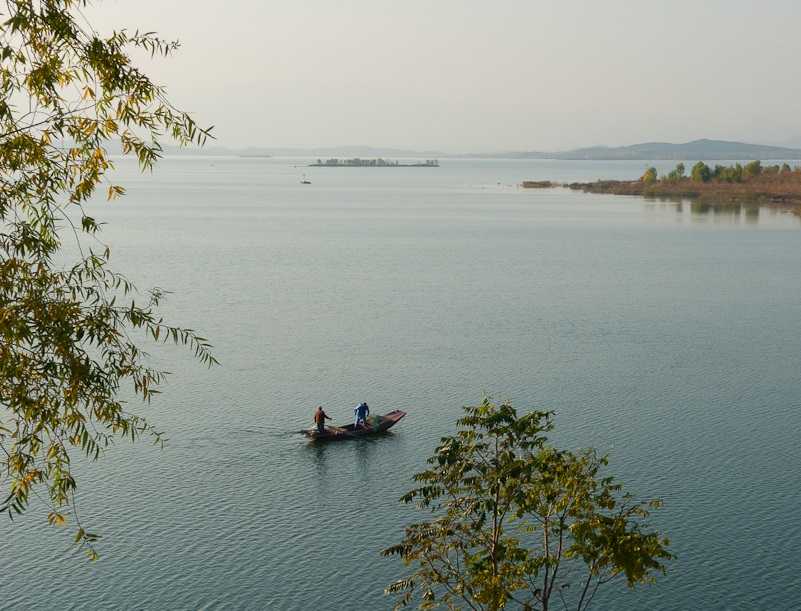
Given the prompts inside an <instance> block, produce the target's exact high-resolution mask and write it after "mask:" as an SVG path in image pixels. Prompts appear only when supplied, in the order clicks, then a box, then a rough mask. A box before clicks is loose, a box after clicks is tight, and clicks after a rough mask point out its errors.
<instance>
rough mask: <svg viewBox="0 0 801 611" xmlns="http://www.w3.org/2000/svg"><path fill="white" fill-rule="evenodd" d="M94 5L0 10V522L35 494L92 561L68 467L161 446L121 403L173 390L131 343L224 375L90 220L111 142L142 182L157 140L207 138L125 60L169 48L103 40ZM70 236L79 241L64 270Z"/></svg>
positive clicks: (37, 3)
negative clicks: (135, 447)
mask: <svg viewBox="0 0 801 611" xmlns="http://www.w3.org/2000/svg"><path fill="white" fill-rule="evenodd" d="M87 4H88V0H6V2H5V6H4V8H3V9H0V89H1V90H2V96H1V97H0V190H1V191H2V195H0V511H3V512H7V513H8V515H10V516H11V517H13V516H14V515H16V514H20V513H22V512H23V511H25V510H26V509H27V508H28V507H29V501H30V499H31V495H35V496H36V497H38V498H41V499H42V500H43V501H44V503H45V505H46V507H47V508H48V509H47V510H46V511H47V512H48V519H49V521H50V523H51V524H56V525H62V524H64V523H65V522H67V520H68V519H70V516H71V518H72V519H73V520H74V523H75V528H76V531H77V532H76V537H75V541H76V543H78V544H80V546H81V548H86V549H87V555H89V556H91V557H93V558H96V554H95V551H94V548H93V546H92V542H93V540H94V539H95V538H96V537H95V535H91V534H89V533H87V532H86V531H85V530H84V529H83V527H82V525H81V522H80V520H78V518H77V516H76V515H75V513H74V497H73V494H74V491H75V489H76V478H75V474H74V473H73V470H72V467H71V462H70V455H71V454H70V453H71V452H73V451H80V452H82V453H85V454H87V455H88V456H90V457H92V458H94V459H97V458H98V457H99V456H100V454H101V453H102V451H103V448H104V447H106V446H107V445H108V444H109V443H110V442H111V441H112V440H113V439H114V438H116V437H126V436H127V437H130V438H131V439H135V438H136V437H138V436H139V435H142V434H146V435H153V436H154V437H155V441H156V442H159V441H160V438H159V435H158V433H157V432H156V431H155V430H154V429H153V428H152V426H151V425H150V424H149V423H148V422H147V421H145V419H143V418H141V417H139V416H137V415H135V414H132V413H130V412H128V411H127V409H126V408H125V407H124V403H123V401H122V400H121V399H120V396H119V395H120V393H126V394H127V393H128V392H130V391H129V389H131V390H132V391H133V392H134V393H136V394H138V395H140V396H141V397H142V398H143V399H144V400H148V401H149V400H150V398H151V397H152V396H153V394H154V393H157V392H158V390H157V386H158V385H159V384H160V383H161V382H162V381H163V380H164V376H165V372H163V371H158V370H155V369H153V368H151V367H150V366H149V365H148V359H147V354H146V353H145V352H143V350H142V349H141V347H140V344H139V343H136V342H135V341H134V339H133V338H134V337H135V336H139V337H148V339H150V340H153V341H167V340H170V341H173V342H175V343H179V344H185V345H188V346H189V347H190V349H191V350H193V351H194V354H195V356H196V357H197V358H199V359H200V360H201V361H202V362H204V363H207V364H209V365H210V364H212V363H214V362H215V361H214V358H213V357H212V356H211V355H210V353H209V351H208V348H209V346H208V344H207V343H206V341H205V340H204V339H203V338H201V337H198V336H197V335H196V334H195V333H194V332H193V331H192V330H191V329H184V328H180V327H175V326H169V325H167V324H166V323H164V321H163V320H162V318H161V317H159V315H158V313H157V310H156V307H157V306H158V302H159V299H160V298H161V297H162V293H161V292H160V291H159V290H158V289H154V290H152V291H151V292H150V295H149V297H148V299H147V300H146V301H145V303H144V305H142V304H140V303H137V302H136V301H135V300H134V295H135V288H134V287H133V285H132V284H131V283H130V282H128V280H126V278H125V277H124V276H123V275H121V274H119V273H117V272H115V271H113V270H111V269H110V268H109V267H108V260H109V249H108V248H107V247H106V246H105V245H103V244H102V243H101V242H100V241H99V236H98V232H99V229H100V227H99V223H97V222H96V221H95V219H93V218H92V217H91V216H89V215H88V214H87V212H86V210H85V209H84V206H83V205H84V204H85V203H86V202H87V201H88V200H89V199H90V197H91V196H92V195H93V194H94V193H95V191H96V189H97V188H98V187H99V186H100V185H101V184H102V183H104V182H105V183H106V185H107V186H108V198H109V199H114V198H115V197H116V196H118V195H121V194H122V193H123V188H122V187H121V186H118V185H114V184H111V183H109V182H107V177H106V172H107V171H108V170H109V169H110V168H112V165H113V164H112V161H111V160H110V158H109V156H108V153H107V149H106V146H107V144H108V143H109V142H111V141H117V142H119V143H120V144H121V146H122V150H123V151H124V152H125V153H126V154H133V155H135V156H136V157H137V158H138V160H139V163H140V165H141V167H142V169H143V170H144V169H149V168H152V167H153V165H154V163H155V162H156V160H157V159H158V158H159V154H160V152H161V145H160V139H161V138H162V137H164V136H166V137H169V138H173V139H175V140H177V141H178V142H179V143H180V144H182V145H183V144H189V143H192V142H197V143H202V141H203V140H204V139H205V137H206V136H207V134H208V131H207V130H202V129H199V128H198V127H197V126H196V124H195V122H194V121H193V120H192V118H191V117H189V116H188V115H187V114H186V113H183V112H180V111H178V110H176V109H175V108H173V107H172V106H171V105H170V103H169V101H168V100H167V98H166V96H165V93H164V91H163V89H162V88H160V87H158V86H157V85H155V84H153V83H152V82H151V81H150V80H149V79H148V78H147V77H146V76H145V75H144V74H142V73H141V72H140V71H139V70H138V69H137V68H136V67H134V65H133V64H132V62H131V59H130V57H129V52H130V50H131V49H133V48H142V49H145V50H146V51H148V52H150V53H151V55H169V54H170V53H171V51H172V50H174V49H175V48H176V43H168V42H165V41H163V40H160V39H158V38H156V37H154V36H153V35H152V34H139V33H134V34H130V33H126V32H125V31H120V32H115V33H112V34H111V35H110V36H108V37H106V38H101V37H100V35H99V34H98V33H96V32H95V31H94V30H93V29H92V28H91V26H90V25H89V24H87V23H85V22H84V21H83V19H82V13H81V9H82V8H84V7H85V6H86V5H87ZM65 231H66V235H68V236H70V237H69V239H70V240H75V241H76V242H77V247H78V248H77V251H78V253H79V254H78V255H77V256H75V257H74V258H72V259H71V260H70V257H69V256H68V255H67V252H66V251H65V249H64V248H62V245H63V242H62V234H63V233H64V232H65ZM70 250H75V249H74V248H71V249H70ZM137 341H141V340H137ZM40 489H44V490H46V492H45V493H44V494H42V495H40V494H39V493H38V491H39V490H40Z"/></svg>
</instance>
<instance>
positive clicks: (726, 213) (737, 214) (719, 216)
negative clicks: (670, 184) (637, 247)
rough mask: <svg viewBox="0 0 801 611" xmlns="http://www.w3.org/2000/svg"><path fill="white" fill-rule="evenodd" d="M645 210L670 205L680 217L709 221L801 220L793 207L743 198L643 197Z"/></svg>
mask: <svg viewBox="0 0 801 611" xmlns="http://www.w3.org/2000/svg"><path fill="white" fill-rule="evenodd" d="M646 201H647V202H658V203H649V204H646V206H645V209H646V210H652V211H657V210H659V211H665V210H670V209H673V210H674V211H675V212H676V213H677V214H678V215H679V216H680V217H688V218H690V219H692V220H696V221H698V220H704V221H711V222H713V223H727V224H731V223H744V224H748V225H756V224H758V223H765V222H767V224H772V223H774V222H777V221H784V222H786V221H787V219H788V218H793V217H795V218H796V220H798V221H799V222H801V210H800V209H795V208H781V207H774V206H765V205H761V204H754V203H742V202H718V203H711V202H699V201H692V200H687V199H683V198H681V197H662V198H646Z"/></svg>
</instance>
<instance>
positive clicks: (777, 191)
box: [521, 161, 801, 214]
mask: <svg viewBox="0 0 801 611" xmlns="http://www.w3.org/2000/svg"><path fill="white" fill-rule="evenodd" d="M684 172H685V168H684V164H683V163H680V164H678V165H677V166H676V169H675V170H673V171H671V172H669V173H668V174H666V175H664V176H662V177H661V178H658V179H657V175H656V169H655V168H647V169H646V172H645V174H644V175H643V176H642V177H641V178H640V179H638V180H597V181H595V182H574V183H557V182H553V181H549V180H539V181H532V180H527V181H523V183H522V185H521V186H522V187H523V188H527V189H532V188H540V189H542V188H551V187H556V186H561V187H565V188H568V189H575V190H580V191H583V192H585V193H599V194H613V195H635V196H640V197H646V198H658V199H671V200H690V201H692V202H698V203H709V204H713V203H714V204H748V203H750V204H756V205H766V206H771V207H783V208H786V209H788V211H791V212H793V213H795V214H801V167H798V166H796V167H795V168H792V169H791V168H790V167H789V166H788V165H787V164H786V163H785V164H784V165H783V166H782V167H779V166H778V165H775V166H766V167H763V166H762V164H761V162H760V161H754V162H751V163H749V164H746V165H745V166H742V165H741V164H739V163H738V164H735V165H732V166H728V167H721V166H719V165H718V166H715V169H714V170H712V169H711V168H709V166H707V165H706V164H705V163H704V162H700V161H699V162H698V163H697V164H695V166H693V169H692V173H691V175H690V176H685V175H684Z"/></svg>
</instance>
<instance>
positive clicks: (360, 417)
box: [353, 401, 370, 429]
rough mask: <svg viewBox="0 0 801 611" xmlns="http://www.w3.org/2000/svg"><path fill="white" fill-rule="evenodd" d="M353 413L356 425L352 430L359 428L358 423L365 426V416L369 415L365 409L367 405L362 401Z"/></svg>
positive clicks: (368, 409)
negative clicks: (362, 423)
mask: <svg viewBox="0 0 801 611" xmlns="http://www.w3.org/2000/svg"><path fill="white" fill-rule="evenodd" d="M353 411H354V413H355V414H356V423H355V424H354V425H353V428H354V429H355V428H358V427H359V421H361V422H364V426H367V416H368V414H369V413H370V408H369V407H367V403H365V402H364V401H362V402H361V403H359V405H357V406H356V409H354V410H353Z"/></svg>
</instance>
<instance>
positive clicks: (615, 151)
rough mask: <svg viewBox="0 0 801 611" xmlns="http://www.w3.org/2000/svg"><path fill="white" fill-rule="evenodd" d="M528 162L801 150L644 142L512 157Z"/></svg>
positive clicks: (782, 154) (753, 155)
mask: <svg viewBox="0 0 801 611" xmlns="http://www.w3.org/2000/svg"><path fill="white" fill-rule="evenodd" d="M509 156H510V157H511V156H519V157H523V158H528V159H565V160H627V161H628V160H633V161H651V160H653V161H658V160H673V161H686V160H693V159H699V160H703V161H716V160H729V161H736V160H757V159H759V160H766V159H801V149H795V148H785V147H782V146H765V145H761V144H746V143H744V142H728V141H725V140H705V139H704V140H693V141H692V142H686V143H685V144H671V143H669V142H645V143H642V144H632V145H629V146H619V147H615V148H610V147H606V146H593V147H590V148H582V149H573V150H571V151H565V152H558V153H539V152H533V153H520V154H519V155H514V154H511V153H510V155H509Z"/></svg>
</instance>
